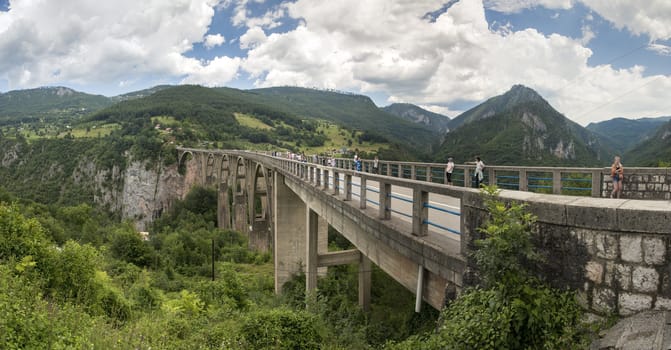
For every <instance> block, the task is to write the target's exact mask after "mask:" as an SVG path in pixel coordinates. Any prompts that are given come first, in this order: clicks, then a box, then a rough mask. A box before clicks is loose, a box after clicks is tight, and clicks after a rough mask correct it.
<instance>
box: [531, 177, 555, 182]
mask: <svg viewBox="0 0 671 350" xmlns="http://www.w3.org/2000/svg"><path fill="white" fill-rule="evenodd" d="M527 179H529V180H538V181H541V180H549V181H552V178H551V177H532V176H529V177H528V178H527Z"/></svg>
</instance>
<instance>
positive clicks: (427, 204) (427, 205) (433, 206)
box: [424, 203, 461, 216]
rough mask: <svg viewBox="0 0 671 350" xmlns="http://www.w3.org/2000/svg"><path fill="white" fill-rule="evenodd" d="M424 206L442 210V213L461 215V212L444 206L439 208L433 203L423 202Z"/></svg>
mask: <svg viewBox="0 0 671 350" xmlns="http://www.w3.org/2000/svg"><path fill="white" fill-rule="evenodd" d="M424 207H426V208H430V209H435V210H438V211H442V212H444V213H448V214H452V215H456V216H461V213H459V212H456V211H452V210H448V209H444V208H441V207H436V206H435V205H431V204H429V203H424Z"/></svg>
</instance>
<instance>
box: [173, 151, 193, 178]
mask: <svg viewBox="0 0 671 350" xmlns="http://www.w3.org/2000/svg"><path fill="white" fill-rule="evenodd" d="M192 159H195V156H194V155H193V152H191V151H189V150H186V151H181V152H180V153H179V154H178V155H177V171H178V172H179V173H180V174H181V175H184V174H186V164H187V163H188V162H189V161H190V160H192Z"/></svg>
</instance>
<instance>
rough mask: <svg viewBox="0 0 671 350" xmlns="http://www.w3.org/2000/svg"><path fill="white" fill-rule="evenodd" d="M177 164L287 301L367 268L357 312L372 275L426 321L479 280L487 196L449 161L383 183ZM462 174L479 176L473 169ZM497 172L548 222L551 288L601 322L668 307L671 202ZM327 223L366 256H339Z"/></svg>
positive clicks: (398, 171) (658, 173)
mask: <svg viewBox="0 0 671 350" xmlns="http://www.w3.org/2000/svg"><path fill="white" fill-rule="evenodd" d="M178 159H179V163H180V166H181V167H186V169H187V170H186V173H185V175H184V177H185V178H188V179H190V180H191V182H192V183H196V184H201V185H205V186H214V187H216V188H217V189H218V193H219V195H218V225H219V227H221V228H234V229H236V230H239V231H241V232H246V233H248V234H249V241H250V247H251V248H253V249H258V250H271V251H272V253H273V257H274V265H275V290H276V292H280V291H281V290H282V286H283V284H284V283H285V282H286V281H287V280H288V279H289V278H290V277H291V275H292V274H294V273H298V272H301V271H303V272H304V273H305V274H306V289H307V290H312V289H314V288H316V287H317V277H318V276H319V275H320V274H323V273H324V269H325V268H326V267H328V266H333V265H336V264H347V263H357V264H359V270H360V273H359V302H360V304H361V305H362V307H363V308H367V307H368V305H369V303H370V284H371V279H370V267H371V264H375V265H377V266H379V267H380V268H381V269H382V270H384V271H385V272H386V273H387V274H389V275H390V276H391V277H392V278H394V279H395V280H396V281H398V282H399V283H401V284H402V285H403V286H405V287H406V288H407V289H408V290H410V291H412V292H413V293H414V294H415V298H416V299H415V301H416V309H417V310H419V309H420V307H421V305H422V301H425V302H427V303H428V304H429V305H431V306H432V307H434V308H437V309H440V308H442V306H443V305H444V304H445V302H446V301H447V300H448V299H449V298H451V297H453V296H454V295H455V293H458V292H459V291H461V290H462V289H463V288H464V287H467V286H469V285H471V284H473V283H475V281H476V279H475V278H474V274H473V269H472V268H471V267H472V264H471V262H470V260H469V258H468V257H469V256H470V252H471V251H472V250H473V249H474V241H475V240H476V239H479V238H481V235H480V233H479V232H478V230H477V228H478V227H480V226H481V225H482V224H483V223H484V222H485V220H486V218H487V213H486V212H485V210H484V203H483V201H482V198H481V195H480V194H479V192H478V191H477V190H476V189H473V188H468V187H462V186H447V185H444V184H442V183H437V182H442V181H443V173H442V171H443V170H442V169H443V165H441V164H428V163H406V162H382V163H381V168H380V170H381V171H380V172H381V174H373V173H370V172H368V171H370V170H372V168H371V163H370V162H368V161H364V168H363V171H361V172H357V171H354V170H352V168H353V166H352V163H351V161H350V160H345V159H339V160H337V161H336V164H335V166H327V165H325V164H326V162H325V161H324V160H323V159H320V158H316V157H315V158H311V159H310V161H309V162H305V161H302V162H301V161H296V160H291V159H288V158H286V157H282V156H277V155H273V154H267V153H258V152H250V151H241V150H208V149H192V148H178ZM457 168H458V169H461V171H462V174H463V175H462V179H468V178H469V175H468V168H467V167H464V166H458V167H457ZM488 169H489V170H488V174H487V175H488V177H489V181H490V182H498V183H499V185H500V184H502V183H505V184H508V186H510V187H512V186H511V185H512V184H513V183H514V181H517V182H516V184H515V187H516V188H515V190H503V191H502V192H501V195H500V197H501V199H502V200H504V201H513V200H514V201H518V202H522V203H526V204H527V205H528V208H529V210H530V211H531V212H532V213H533V214H535V215H536V216H537V217H538V222H537V225H536V226H535V228H534V230H535V235H534V237H535V238H534V239H535V243H536V245H537V247H538V248H539V250H540V251H541V253H542V254H543V255H544V256H545V258H546V261H545V263H544V264H543V266H539V267H538V272H539V273H540V274H542V275H543V276H544V277H545V278H546V279H547V280H548V281H549V282H550V283H551V284H553V285H555V286H557V287H563V288H572V289H574V290H576V291H577V292H578V295H579V298H580V301H581V302H582V303H583V306H584V307H585V308H587V309H589V310H591V311H593V312H596V313H602V314H607V313H611V312H615V313H619V314H621V315H628V314H632V313H635V312H638V311H642V310H649V309H667V310H670V309H671V264H670V263H671V238H670V235H671V202H669V201H668V200H655V199H652V200H637V199H607V198H600V197H601V196H603V195H604V194H606V193H607V191H608V179H607V170H606V169H599V168H594V169H583V168H528V167H527V168H523V167H488ZM641 171H643V175H635V174H636V173H635V172H630V174H632V173H633V174H634V175H629V176H632V177H633V176H640V178H639V179H638V181H639V182H643V181H648V182H650V181H658V182H659V185H660V186H657V187H656V183H655V184H653V185H652V186H651V187H650V186H647V184H646V186H643V187H641V192H644V191H645V190H646V189H648V188H650V190H649V192H655V191H656V188H658V189H659V191H657V192H659V193H661V196H662V197H663V196H664V183H662V182H664V181H667V180H669V178H670V177H671V176H668V175H667V174H666V170H665V169H642V170H641ZM569 173H571V174H574V173H575V174H578V175H576V176H568V175H567V174H569ZM534 174H545V175H534ZM548 174H550V175H548ZM580 174H582V175H580ZM567 176H568V177H567ZM644 176H645V179H644V178H643V177H644ZM539 179H540V180H539ZM497 180H498V181H497ZM574 180H581V181H574ZM634 180H636V179H634V178H632V181H634ZM463 183H466V184H467V181H463ZM581 183H584V184H589V186H585V187H580V186H581V185H580V184H581ZM457 184H458V183H457ZM576 184H577V185H576ZM536 186H538V187H536ZM501 187H502V188H506V185H503V186H501ZM572 188H573V189H572ZM576 188H577V189H576ZM525 189H526V190H534V189H536V190H541V191H543V190H544V191H546V192H548V193H549V194H544V193H534V192H526V191H523V190H525ZM666 190H667V191H668V184H667V187H666ZM565 191H576V192H580V193H582V194H584V196H569V195H564V194H561V193H564V192H565ZM637 191H638V187H637ZM553 193H556V194H553ZM630 193H633V192H630ZM655 196H659V194H655ZM641 197H646V196H643V195H642V196H641ZM650 198H654V196H652V197H650ZM329 225H330V226H332V227H333V228H334V229H336V230H337V231H338V232H339V233H340V234H342V235H343V236H344V237H345V238H347V239H348V240H349V241H350V242H351V243H352V244H353V245H354V246H355V249H352V250H347V251H338V252H329V251H328V250H327V228H328V226H329Z"/></svg>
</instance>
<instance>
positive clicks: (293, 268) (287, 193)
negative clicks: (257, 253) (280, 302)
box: [272, 172, 307, 294]
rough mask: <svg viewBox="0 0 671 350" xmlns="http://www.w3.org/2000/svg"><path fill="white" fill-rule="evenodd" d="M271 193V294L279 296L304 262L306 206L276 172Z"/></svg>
mask: <svg viewBox="0 0 671 350" xmlns="http://www.w3.org/2000/svg"><path fill="white" fill-rule="evenodd" d="M273 192H274V195H273V198H274V200H273V211H272V213H273V215H274V220H273V223H274V226H275V230H274V231H275V232H274V234H275V237H274V239H273V242H274V247H273V255H274V259H275V293H278V294H279V293H281V292H282V286H283V285H284V283H286V282H287V281H288V280H289V279H290V278H291V276H292V275H293V274H296V273H298V272H300V271H301V265H302V264H303V262H304V259H305V252H306V249H307V248H306V244H305V232H306V229H307V228H306V223H307V219H306V213H307V206H306V204H305V203H304V202H303V201H302V200H301V199H300V197H298V195H296V194H295V193H294V192H293V191H292V190H291V189H289V187H288V186H287V185H286V184H285V183H284V176H283V175H282V174H279V173H277V172H275V173H274V176H273Z"/></svg>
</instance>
